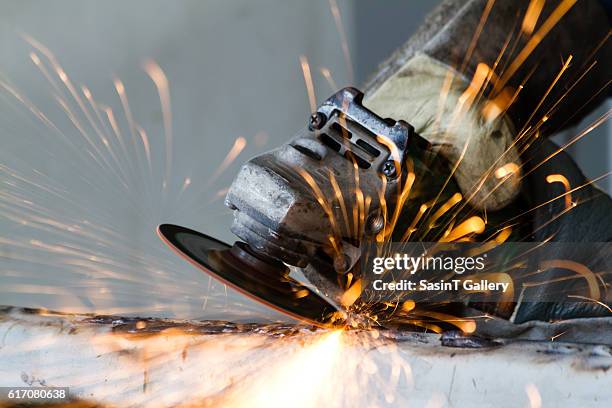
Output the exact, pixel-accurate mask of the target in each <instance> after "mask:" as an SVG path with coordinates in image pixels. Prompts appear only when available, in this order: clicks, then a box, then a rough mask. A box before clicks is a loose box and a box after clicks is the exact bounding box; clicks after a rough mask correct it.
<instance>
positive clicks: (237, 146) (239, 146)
mask: <svg viewBox="0 0 612 408" xmlns="http://www.w3.org/2000/svg"><path fill="white" fill-rule="evenodd" d="M246 145H247V140H246V139H245V138H244V137H242V136H239V137H237V138H236V140H234V144H233V145H232V148H231V149H230V150H229V152H228V153H227V155H226V156H225V158H224V159H223V161H222V162H221V164H220V165H219V167H217V169H216V170H215V172H214V173H213V175H212V176H211V177H210V178H209V179H208V184H209V185H210V184H213V183H214V182H215V181H216V180H217V178H219V176H220V175H221V174H223V173H224V172H225V170H227V168H228V167H229V166H230V165H231V164H232V163H233V162H234V160H236V158H237V157H238V156H239V155H240V153H242V151H243V150H244V148H245V147H246Z"/></svg>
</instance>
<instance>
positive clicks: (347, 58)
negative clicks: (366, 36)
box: [329, 0, 355, 83]
mask: <svg viewBox="0 0 612 408" xmlns="http://www.w3.org/2000/svg"><path fill="white" fill-rule="evenodd" d="M329 8H330V10H331V13H332V15H333V16H334V22H335V23H336V29H337V30H338V34H339V35H340V44H341V46H342V53H343V54H344V62H345V64H346V70H347V72H348V77H349V82H350V83H353V82H354V81H355V74H354V72H353V63H352V62H351V54H350V52H349V47H348V41H347V39H346V32H345V30H344V25H343V24H342V17H341V16H340V9H339V8H338V3H337V2H336V0H329Z"/></svg>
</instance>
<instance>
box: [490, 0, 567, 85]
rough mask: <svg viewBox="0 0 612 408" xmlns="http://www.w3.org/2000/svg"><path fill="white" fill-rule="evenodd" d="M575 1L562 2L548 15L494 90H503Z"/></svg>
mask: <svg viewBox="0 0 612 408" xmlns="http://www.w3.org/2000/svg"><path fill="white" fill-rule="evenodd" d="M576 1H577V0H563V1H562V2H561V3H560V4H559V5H558V6H557V8H555V10H554V11H553V12H552V13H551V14H550V16H549V17H548V18H547V19H546V21H544V23H543V24H542V26H541V27H540V28H539V29H538V31H536V32H535V34H533V36H532V37H531V38H530V39H529V41H528V42H527V44H525V47H523V49H522V50H521V51H520V52H519V54H518V55H517V57H516V58H515V59H514V60H513V61H512V63H511V64H510V66H509V67H508V69H507V70H506V71H505V72H504V73H503V75H502V76H501V78H500V79H499V81H497V82H496V83H495V88H494V90H495V91H496V92H499V91H500V90H501V89H503V88H504V86H505V85H506V83H507V82H508V81H509V80H510V78H512V76H514V74H515V73H516V71H518V69H519V68H520V67H521V66H522V65H523V63H524V62H525V61H526V60H527V58H528V57H529V56H530V55H531V53H532V52H533V50H535V49H536V47H537V46H538V45H539V44H540V42H541V41H542V40H543V39H544V37H546V35H547V34H548V32H549V31H550V30H552V29H553V27H554V26H555V25H556V24H557V23H558V22H559V20H561V18H562V17H563V16H564V15H565V14H566V13H567V12H568V11H569V10H570V9H571V8H572V7H573V6H574V4H576Z"/></svg>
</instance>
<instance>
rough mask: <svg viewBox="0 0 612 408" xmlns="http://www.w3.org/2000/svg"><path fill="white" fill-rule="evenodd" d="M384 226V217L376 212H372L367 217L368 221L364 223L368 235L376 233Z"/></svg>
mask: <svg viewBox="0 0 612 408" xmlns="http://www.w3.org/2000/svg"><path fill="white" fill-rule="evenodd" d="M384 226H385V220H384V218H383V217H382V216H381V215H380V214H378V213H374V214H371V215H370V216H369V217H368V221H367V223H366V232H367V233H368V234H369V235H374V234H378V233H379V232H380V231H381V230H382V229H383V228H384Z"/></svg>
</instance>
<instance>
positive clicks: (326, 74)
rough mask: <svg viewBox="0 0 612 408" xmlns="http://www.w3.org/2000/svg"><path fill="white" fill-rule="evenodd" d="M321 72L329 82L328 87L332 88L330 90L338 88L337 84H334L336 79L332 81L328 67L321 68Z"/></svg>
mask: <svg viewBox="0 0 612 408" xmlns="http://www.w3.org/2000/svg"><path fill="white" fill-rule="evenodd" d="M321 74H322V75H323V77H324V78H325V80H326V81H327V83H328V84H329V87H330V88H331V89H332V91H336V90H337V89H338V85H337V84H336V81H334V78H333V76H332V73H331V71H330V70H329V68H325V67H323V68H321Z"/></svg>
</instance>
